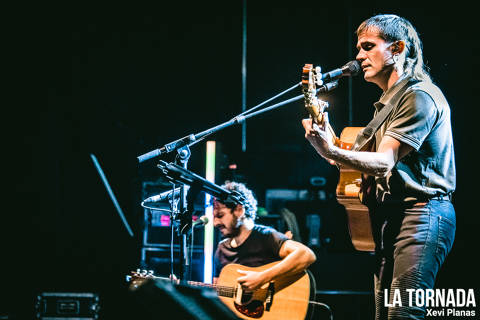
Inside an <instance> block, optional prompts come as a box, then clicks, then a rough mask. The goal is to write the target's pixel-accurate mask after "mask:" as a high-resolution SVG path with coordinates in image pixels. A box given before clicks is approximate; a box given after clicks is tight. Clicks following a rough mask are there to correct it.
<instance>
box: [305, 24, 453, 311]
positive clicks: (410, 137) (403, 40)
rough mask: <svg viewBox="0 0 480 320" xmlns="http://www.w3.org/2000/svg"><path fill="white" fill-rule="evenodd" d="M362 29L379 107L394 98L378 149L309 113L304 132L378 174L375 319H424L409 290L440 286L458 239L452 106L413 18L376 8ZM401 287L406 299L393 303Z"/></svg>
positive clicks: (362, 53) (333, 154)
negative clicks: (342, 138)
mask: <svg viewBox="0 0 480 320" xmlns="http://www.w3.org/2000/svg"><path fill="white" fill-rule="evenodd" d="M356 34H357V37H358V41H357V49H358V54H357V57H356V59H357V60H358V61H359V62H360V63H361V66H362V70H363V72H364V79H365V80H366V81H368V82H372V83H374V84H376V85H377V86H378V87H380V89H382V91H383V94H382V96H381V97H380V100H379V101H378V102H376V103H375V104H374V106H375V108H376V114H377V113H379V112H380V110H381V109H382V108H384V107H385V108H387V106H393V109H391V112H390V113H389V114H388V116H387V117H386V120H385V121H384V122H383V124H382V125H381V126H380V127H379V129H378V130H377V131H376V133H375V140H374V142H375V143H374V144H373V149H372V150H373V151H371V152H370V151H362V152H359V151H351V150H343V149H340V148H338V147H336V146H334V145H333V144H332V142H331V138H330V137H329V136H328V135H329V132H328V131H326V130H324V128H322V126H317V125H312V121H311V120H310V119H305V120H303V125H304V127H305V131H306V133H305V137H306V138H307V140H308V141H309V142H310V143H311V144H312V146H313V147H314V148H315V150H316V151H317V152H318V153H319V154H320V155H321V156H322V157H324V158H325V159H329V160H333V161H335V162H337V163H339V164H340V165H344V166H347V167H350V168H352V169H354V170H357V171H360V172H363V173H364V174H367V175H370V176H373V177H374V179H373V180H374V183H373V185H372V186H373V188H370V189H371V190H372V193H371V196H372V198H373V202H370V203H369V204H368V205H369V208H370V209H371V210H370V211H371V213H372V224H373V232H374V239H375V242H376V254H377V257H378V265H377V268H376V270H375V303H376V319H406V318H408V319H424V317H425V307H424V306H422V305H420V306H417V305H416V304H415V303H413V304H412V305H409V303H408V301H409V300H408V294H407V292H406V290H407V289H415V290H416V289H421V290H422V289H423V290H424V289H430V288H433V286H434V283H435V277H436V275H437V272H438V270H439V268H440V267H441V266H442V264H443V262H444V260H445V258H446V256H447V254H448V253H449V251H450V249H451V248H452V244H453V240H454V235H455V210H454V207H453V205H452V203H451V202H450V200H451V195H452V193H453V191H454V190H455V160H454V148H453V139H452V129H451V124H450V107H449V105H448V103H447V101H446V99H445V97H444V96H443V94H442V92H441V90H440V89H439V88H438V87H437V86H436V85H435V84H433V83H432V80H431V79H430V77H429V75H428V73H427V72H426V71H425V68H424V64H423V57H422V45H421V41H420V39H419V37H418V34H417V31H416V30H415V28H414V27H413V26H412V25H411V23H410V22H409V21H407V20H406V19H404V18H401V17H398V16H396V15H377V16H374V17H371V18H369V19H367V20H365V21H364V22H363V23H362V24H361V25H360V26H359V27H358V29H357V31H356ZM397 93H398V95H397ZM394 97H400V99H394ZM394 100H395V101H396V102H395V103H393V102H392V103H391V104H390V102H391V101H394ZM386 110H389V109H386ZM357 139H358V138H357ZM357 141H358V140H357ZM369 180H372V179H369ZM367 198H368V197H367ZM385 290H387V292H388V293H389V297H384V296H383V295H384V293H385ZM395 292H400V294H401V300H402V302H403V304H402V306H400V305H399V304H392V296H393V294H394V293H395ZM385 298H386V300H387V301H389V303H388V304H386V303H385Z"/></svg>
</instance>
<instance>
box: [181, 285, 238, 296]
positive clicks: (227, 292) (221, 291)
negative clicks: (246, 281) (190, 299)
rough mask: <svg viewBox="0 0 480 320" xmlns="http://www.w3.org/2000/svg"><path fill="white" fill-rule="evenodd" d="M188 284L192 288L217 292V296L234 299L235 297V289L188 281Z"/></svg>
mask: <svg viewBox="0 0 480 320" xmlns="http://www.w3.org/2000/svg"><path fill="white" fill-rule="evenodd" d="M187 284H188V285H190V286H192V287H202V288H212V289H215V290H216V291H217V294H218V295H219V296H222V297H227V298H233V297H234V296H235V288H234V287H230V286H219V285H216V284H211V283H205V282H197V281H187Z"/></svg>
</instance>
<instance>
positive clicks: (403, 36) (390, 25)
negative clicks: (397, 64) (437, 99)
mask: <svg viewBox="0 0 480 320" xmlns="http://www.w3.org/2000/svg"><path fill="white" fill-rule="evenodd" d="M375 30H377V31H378V33H379V37H380V38H382V39H383V40H385V41H387V42H394V41H399V40H403V41H405V50H406V55H405V56H406V59H405V64H404V65H403V68H404V70H405V72H406V73H407V74H409V75H410V76H412V77H413V78H414V79H416V80H426V81H431V78H430V75H429V73H428V70H427V67H426V66H425V64H424V62H423V50H422V41H421V40H420V37H419V36H418V33H417V30H415V28H414V27H413V25H412V24H411V23H410V21H408V20H407V19H405V18H402V17H399V16H397V15H394V14H379V15H376V16H373V17H371V18H368V19H367V20H365V21H363V22H362V23H361V24H360V26H359V27H358V28H357V31H356V34H357V37H358V36H359V35H360V34H362V33H363V32H366V31H375Z"/></svg>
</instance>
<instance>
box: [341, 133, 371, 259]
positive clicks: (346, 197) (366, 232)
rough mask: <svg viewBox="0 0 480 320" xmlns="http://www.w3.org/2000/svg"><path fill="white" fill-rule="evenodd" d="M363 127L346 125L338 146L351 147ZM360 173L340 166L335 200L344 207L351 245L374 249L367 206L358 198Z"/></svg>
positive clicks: (365, 249) (367, 249) (361, 248)
mask: <svg viewBox="0 0 480 320" xmlns="http://www.w3.org/2000/svg"><path fill="white" fill-rule="evenodd" d="M362 129H363V127H346V128H345V129H343V131H342V133H341V135H340V139H339V140H340V143H338V146H339V147H340V148H343V149H347V150H349V149H351V147H352V146H353V144H354V142H355V139H356V137H357V135H358V133H359V131H360V130H362ZM361 182H362V173H361V172H359V171H355V170H353V169H350V168H345V167H342V166H340V177H339V180H338V184H337V191H336V194H337V201H338V202H339V203H340V204H341V205H343V206H344V207H345V211H346V213H347V220H348V230H349V232H350V238H351V240H352V244H353V247H354V248H355V249H356V250H358V251H374V250H375V242H374V241H373V235H372V225H371V221H370V213H369V210H368V207H367V206H366V205H364V204H363V203H362V202H361V200H360V196H359V193H360V190H361Z"/></svg>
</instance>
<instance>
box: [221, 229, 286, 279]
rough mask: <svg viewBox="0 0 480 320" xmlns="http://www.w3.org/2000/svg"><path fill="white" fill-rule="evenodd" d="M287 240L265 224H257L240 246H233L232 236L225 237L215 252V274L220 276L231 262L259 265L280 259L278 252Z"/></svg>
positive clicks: (249, 265)
mask: <svg viewBox="0 0 480 320" xmlns="http://www.w3.org/2000/svg"><path fill="white" fill-rule="evenodd" d="M286 240H288V238H287V237H286V236H285V235H284V234H283V233H280V232H278V231H276V230H275V229H273V228H271V227H267V226H263V225H255V226H254V227H253V229H252V232H251V233H250V235H249V236H248V238H247V239H245V241H244V242H243V243H242V244H241V245H239V246H238V247H235V248H234V247H232V246H231V244H230V241H231V239H230V238H228V239H224V240H223V241H221V242H220V243H219V244H218V247H217V251H216V253H215V271H214V276H215V277H218V276H219V275H220V271H221V270H222V268H223V267H224V266H226V265H227V264H230V263H237V264H241V265H243V266H247V267H259V266H263V265H264V264H267V263H270V262H274V261H279V260H281V258H280V257H279V255H278V253H279V251H280V248H281V246H282V244H283V243H284V242H285V241H286Z"/></svg>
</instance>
